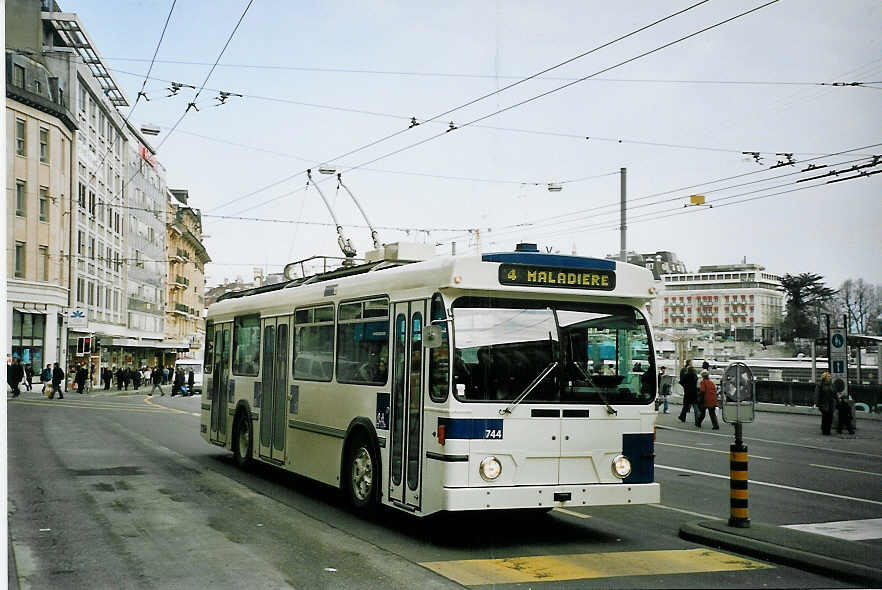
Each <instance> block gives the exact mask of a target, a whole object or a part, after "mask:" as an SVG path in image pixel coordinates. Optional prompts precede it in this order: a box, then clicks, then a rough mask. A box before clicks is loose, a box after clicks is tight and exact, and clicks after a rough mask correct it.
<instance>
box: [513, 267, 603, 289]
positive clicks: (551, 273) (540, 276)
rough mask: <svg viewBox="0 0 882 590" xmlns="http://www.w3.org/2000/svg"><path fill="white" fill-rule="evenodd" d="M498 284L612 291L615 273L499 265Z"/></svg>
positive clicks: (596, 270) (598, 270) (581, 269)
mask: <svg viewBox="0 0 882 590" xmlns="http://www.w3.org/2000/svg"><path fill="white" fill-rule="evenodd" d="M499 283H500V284H501V285H520V286H524V287H553V288H558V289H591V290H595V291H612V290H613V289H615V287H616V273H615V271H613V270H605V269H583V268H560V267H550V266H531V265H523V264H500V265H499Z"/></svg>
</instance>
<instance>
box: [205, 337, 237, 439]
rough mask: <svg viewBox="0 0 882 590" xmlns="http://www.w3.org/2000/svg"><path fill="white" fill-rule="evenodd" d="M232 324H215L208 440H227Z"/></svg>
mask: <svg viewBox="0 0 882 590" xmlns="http://www.w3.org/2000/svg"><path fill="white" fill-rule="evenodd" d="M232 325H233V324H229V323H227V324H215V328H214V368H213V370H212V373H213V374H214V376H213V378H212V379H211V431H210V434H209V440H211V441H212V442H216V443H223V444H226V442H227V404H228V403H229V399H230V332H231V328H232Z"/></svg>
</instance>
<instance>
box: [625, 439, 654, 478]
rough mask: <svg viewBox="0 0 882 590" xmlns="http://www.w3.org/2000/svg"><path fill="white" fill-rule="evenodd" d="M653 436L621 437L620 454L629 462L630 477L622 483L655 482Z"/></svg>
mask: <svg viewBox="0 0 882 590" xmlns="http://www.w3.org/2000/svg"><path fill="white" fill-rule="evenodd" d="M654 438H655V435H654V434H653V433H651V432H642V433H638V434H623V435H622V454H623V455H624V456H626V457H627V458H628V460H630V461H631V475H629V476H628V477H626V478H625V479H624V480H623V482H624V483H652V482H653V481H655V442H654V440H653V439H654Z"/></svg>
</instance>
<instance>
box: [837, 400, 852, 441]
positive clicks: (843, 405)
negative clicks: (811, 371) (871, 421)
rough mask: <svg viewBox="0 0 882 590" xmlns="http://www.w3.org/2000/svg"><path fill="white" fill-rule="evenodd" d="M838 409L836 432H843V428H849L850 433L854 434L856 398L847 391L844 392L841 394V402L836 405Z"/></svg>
mask: <svg viewBox="0 0 882 590" xmlns="http://www.w3.org/2000/svg"><path fill="white" fill-rule="evenodd" d="M836 409H837V410H838V412H837V414H838V415H837V418H838V419H837V420H836V432H837V433H839V434H842V429H843V428H844V429H846V430H848V433H849V434H854V430H855V428H854V427H855V415H854V400H853V399H851V398H850V397H849V396H848V393H847V392H843V393H841V394H840V395H839V403H838V404H837V405H836Z"/></svg>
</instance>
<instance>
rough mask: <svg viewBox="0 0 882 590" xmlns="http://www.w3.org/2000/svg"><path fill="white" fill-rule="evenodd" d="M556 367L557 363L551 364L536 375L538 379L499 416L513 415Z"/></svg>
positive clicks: (500, 411)
mask: <svg viewBox="0 0 882 590" xmlns="http://www.w3.org/2000/svg"><path fill="white" fill-rule="evenodd" d="M556 367H557V361H553V362H552V363H551V364H549V365H548V366H547V367H545V368H544V369H543V370H542V372H541V373H539V374H538V375H536V378H535V379H533V381H532V383H530V384H529V385H527V388H526V389H524V391H522V392H521V395H519V396H518V397H517V399H515V401H513V402H511V404H509V406H508V407H507V408H504V409H502V410H499V415H500V416H506V415H509V414H511V411H512V410H513V409H515V408H516V407H517V405H518V404H519V403H521V402H522V401H524V398H526V397H527V396H528V395H530V392H531V391H533V390H534V389H536V386H538V385H539V384H540V383H542V380H543V379H545V378H546V377H547V376H548V375H549V373H551V372H552V371H553V370H554V369H555V368H556Z"/></svg>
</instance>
